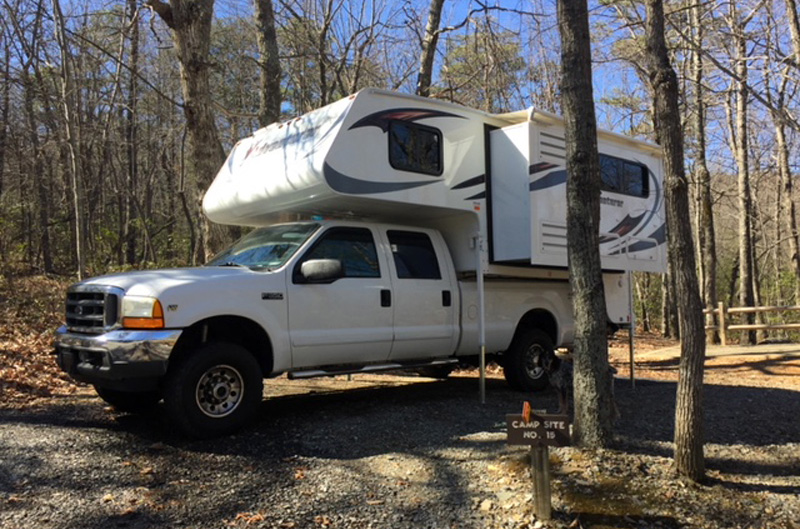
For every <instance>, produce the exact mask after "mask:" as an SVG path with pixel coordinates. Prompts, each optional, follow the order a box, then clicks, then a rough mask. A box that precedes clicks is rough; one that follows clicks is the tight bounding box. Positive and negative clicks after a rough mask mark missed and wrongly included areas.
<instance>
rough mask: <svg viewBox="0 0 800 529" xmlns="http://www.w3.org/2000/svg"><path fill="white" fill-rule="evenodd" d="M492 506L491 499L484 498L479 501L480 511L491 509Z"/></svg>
mask: <svg viewBox="0 0 800 529" xmlns="http://www.w3.org/2000/svg"><path fill="white" fill-rule="evenodd" d="M493 506H494V504H493V503H492V500H489V499H486V500H483V501H482V502H481V506H480V510H481V511H482V512H488V511H490V510H492V507H493Z"/></svg>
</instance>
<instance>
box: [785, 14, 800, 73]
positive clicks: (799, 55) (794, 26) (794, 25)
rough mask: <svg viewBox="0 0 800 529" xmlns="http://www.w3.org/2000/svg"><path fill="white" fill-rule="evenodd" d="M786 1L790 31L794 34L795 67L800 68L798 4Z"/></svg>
mask: <svg viewBox="0 0 800 529" xmlns="http://www.w3.org/2000/svg"><path fill="white" fill-rule="evenodd" d="M785 1H786V15H787V18H788V19H789V30H790V31H791V34H792V51H793V52H794V63H795V67H797V68H800V16H798V14H797V2H796V1H795V0H785Z"/></svg>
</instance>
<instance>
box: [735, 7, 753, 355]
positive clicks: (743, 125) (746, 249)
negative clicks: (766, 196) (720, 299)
mask: <svg viewBox="0 0 800 529" xmlns="http://www.w3.org/2000/svg"><path fill="white" fill-rule="evenodd" d="M731 19H732V20H731V26H732V29H733V33H734V40H735V45H736V58H735V60H736V67H735V71H736V75H737V78H738V79H737V81H736V114H735V129H736V132H735V137H734V145H735V153H736V167H737V174H738V178H737V187H738V201H739V303H740V304H741V305H742V306H743V307H752V306H754V304H755V297H754V293H753V233H752V225H751V223H750V221H751V214H752V207H753V206H752V201H753V200H752V192H751V190H750V160H749V151H748V130H747V128H748V116H747V98H748V95H749V94H748V89H747V74H748V68H747V41H746V39H745V35H744V30H745V28H744V24H743V23H741V22H740V21H739V15H738V13H737V11H736V7H735V4H731ZM743 320H744V322H745V323H747V324H749V325H752V324H753V323H754V322H755V318H754V317H753V314H752V313H749V314H746V315H745V316H744V317H743ZM744 340H745V341H746V342H747V343H748V344H750V345H753V344H755V343H756V333H755V331H747V332H745V333H744Z"/></svg>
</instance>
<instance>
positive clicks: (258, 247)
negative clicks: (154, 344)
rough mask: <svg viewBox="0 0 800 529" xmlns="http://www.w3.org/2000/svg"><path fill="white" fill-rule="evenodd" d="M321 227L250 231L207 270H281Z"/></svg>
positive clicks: (283, 226)
mask: <svg viewBox="0 0 800 529" xmlns="http://www.w3.org/2000/svg"><path fill="white" fill-rule="evenodd" d="M318 227H319V224H314V223H302V224H278V225H275V226H269V227H267V228H258V229H256V230H253V231H251V232H250V233H248V234H247V235H245V236H244V237H242V238H241V239H239V240H238V241H237V242H236V243H234V245H233V246H231V247H230V248H228V249H227V250H225V251H224V252H221V253H219V254H217V255H216V256H215V257H214V258H213V259H211V260H210V261H209V262H208V263H206V266H248V267H250V268H259V269H261V268H268V269H273V268H279V267H280V266H282V265H283V264H284V263H285V262H286V261H288V260H289V258H290V257H291V256H292V255H294V252H296V251H297V249H298V248H299V247H300V246H302V244H303V243H304V242H306V240H307V239H308V238H309V237H310V236H311V234H312V233H314V231H316V229H317V228H318Z"/></svg>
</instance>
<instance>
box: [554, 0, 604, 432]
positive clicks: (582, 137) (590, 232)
mask: <svg viewBox="0 0 800 529" xmlns="http://www.w3.org/2000/svg"><path fill="white" fill-rule="evenodd" d="M558 26H559V32H560V34H561V68H562V70H561V72H562V81H561V98H562V99H561V101H562V110H563V113H564V125H565V129H566V145H567V160H566V165H567V249H568V255H569V271H570V281H571V284H572V293H573V306H574V313H575V371H574V382H573V383H574V390H575V417H574V423H575V426H574V430H573V442H574V443H575V444H576V445H578V446H582V447H585V448H600V447H604V446H608V445H609V444H610V442H611V441H612V419H613V401H612V393H611V384H612V380H611V374H610V372H609V369H608V342H607V339H606V330H607V328H606V325H607V322H606V302H605V295H604V291H603V275H602V269H601V265H600V250H599V227H600V167H599V161H598V155H597V125H596V121H595V113H594V99H593V94H592V63H591V50H590V36H589V15H588V10H587V5H586V1H585V0H562V1H560V2H558Z"/></svg>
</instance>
